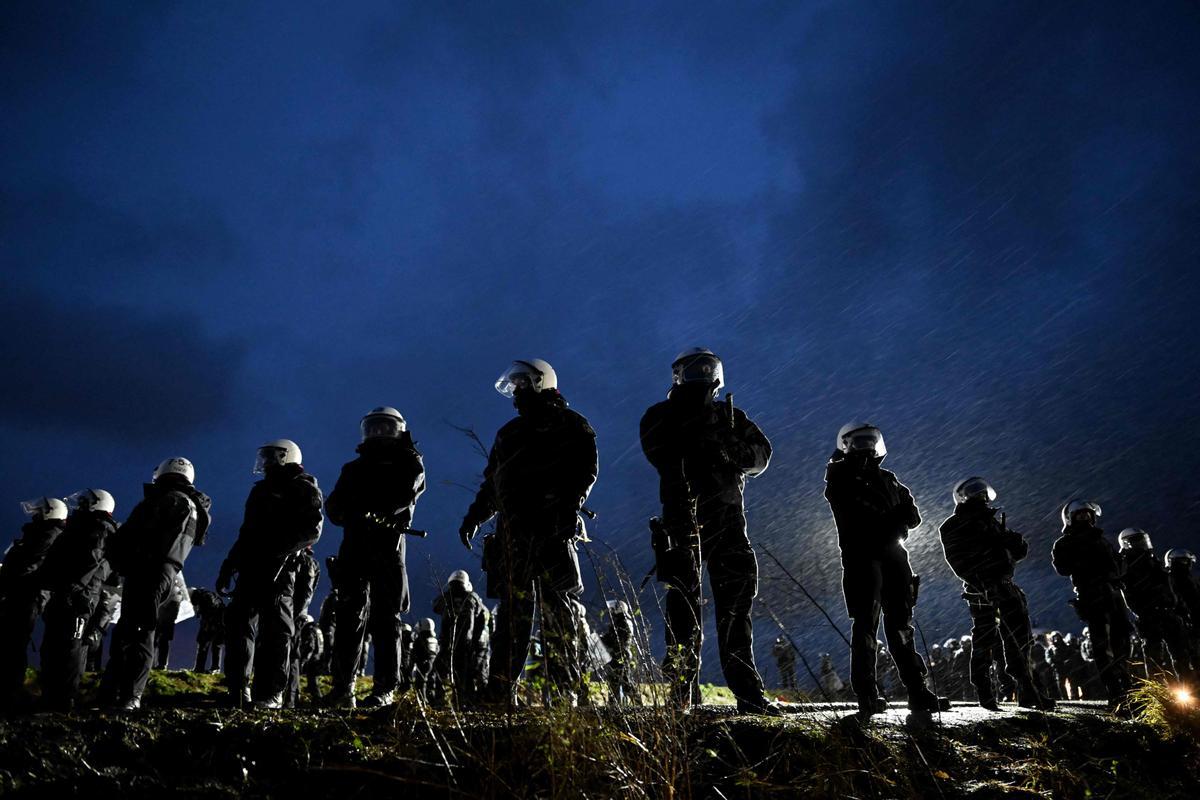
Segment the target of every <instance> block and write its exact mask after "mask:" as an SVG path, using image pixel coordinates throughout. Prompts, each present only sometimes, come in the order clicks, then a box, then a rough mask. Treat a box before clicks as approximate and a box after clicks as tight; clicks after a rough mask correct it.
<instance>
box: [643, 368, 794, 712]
mask: <svg viewBox="0 0 1200 800" xmlns="http://www.w3.org/2000/svg"><path fill="white" fill-rule="evenodd" d="M671 377H672V386H671V390H670V391H669V392H668V394H667V399H666V400H664V401H662V402H660V403H656V404H655V405H653V406H651V407H650V408H649V409H648V410H647V411H646V413H645V415H643V417H642V421H641V431H640V433H641V443H642V451H643V452H644V453H645V455H646V459H647V460H648V461H649V462H650V464H651V465H653V467H654V468H655V470H656V471H657V472H658V476H659V498H660V500H661V501H662V518H661V521H659V520H655V521H654V522H652V526H653V530H654V534H653V537H652V540H651V543H652V545H654V548H655V556H656V562H657V563H656V572H657V578H658V580H659V581H660V582H662V583H664V584H665V585H666V587H667V592H666V604H665V606H666V607H665V609H664V611H665V616H666V620H665V622H666V640H667V655H666V658H665V660H664V662H663V672H664V674H665V677H666V679H667V682H668V684H669V686H670V691H671V694H672V699H673V701H674V702H675V703H676V704H678V705H679V706H681V707H683V708H687V707H688V706H690V705H691V704H692V703H693V702H694V700H695V693H694V692H693V686H694V685H695V682H696V679H697V676H698V674H699V670H700V649H701V643H702V636H703V634H702V631H703V626H702V625H701V616H700V614H701V604H702V598H701V575H700V570H701V568H702V566H703V565H704V564H707V565H708V576H709V582H710V586H711V589H712V594H713V602H714V605H715V606H716V616H717V650H718V653H719V654H720V658H721V669H722V671H723V672H724V674H725V681H726V683H727V684H728V685H729V689H730V691H732V692H733V694H734V696H735V697H736V698H737V701H738V710H739V712H741V713H756V714H768V715H772V716H777V715H779V714H781V713H782V711H781V710H780V709H779V708H778V706H776V705H775V704H772V703H771V702H769V701H768V700H767V698H766V695H765V694H764V692H763V682H762V677H761V676H760V675H759V672H758V667H757V665H756V664H755V662H754V630H753V626H752V624H751V620H750V612H751V610H752V606H753V603H754V598H755V596H756V595H757V594H758V562H757V560H756V559H755V557H754V549H753V548H752V547H751V546H750V539H749V538H748V536H747V534H746V515H745V510H744V498H743V493H744V491H745V487H746V479H747V478H751V477H755V476H758V475H761V474H762V473H763V471H764V470H766V468H767V465H768V463H769V462H770V460H771V443H770V442H769V441H768V440H767V437H766V436H764V435H763V432H762V431H761V430H759V428H758V426H757V425H755V424H754V422H752V421H751V420H750V418H749V417H748V416H746V413H745V412H744V411H742V410H741V409H735V408H734V407H733V403H732V396H727V398H726V402H725V403H724V404H723V405H720V404H717V403H716V402H714V400H715V398H716V396H717V393H718V392H719V391H720V389H721V387H722V386H724V385H725V378H724V366H723V364H722V363H721V359H719V358H718V357H717V356H716V355H715V354H714V353H713V352H712V351H711V350H707V349H704V348H699V347H697V348H692V349H689V350H686V351H684V352H683V353H681V354H680V355H679V356H678V357H677V358H676V359H675V361H674V362H673V363H672V364H671Z"/></svg>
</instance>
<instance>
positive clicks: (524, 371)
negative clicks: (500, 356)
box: [496, 358, 558, 397]
mask: <svg viewBox="0 0 1200 800" xmlns="http://www.w3.org/2000/svg"><path fill="white" fill-rule="evenodd" d="M557 388H558V375H557V374H556V373H555V372H554V367H552V366H550V365H549V364H548V363H546V362H545V361H543V360H542V359H540V358H531V359H529V360H527V361H514V362H513V363H512V366H511V367H509V368H508V369H506V370H504V374H502V375H501V376H500V377H499V378H497V379H496V391H497V392H499V393H500V394H502V395H504V396H505V397H512V396H513V395H515V394H516V393H517V389H532V390H533V391H535V392H540V391H542V390H543V389H557Z"/></svg>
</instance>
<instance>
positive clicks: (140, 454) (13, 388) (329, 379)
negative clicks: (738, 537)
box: [0, 0, 1200, 678]
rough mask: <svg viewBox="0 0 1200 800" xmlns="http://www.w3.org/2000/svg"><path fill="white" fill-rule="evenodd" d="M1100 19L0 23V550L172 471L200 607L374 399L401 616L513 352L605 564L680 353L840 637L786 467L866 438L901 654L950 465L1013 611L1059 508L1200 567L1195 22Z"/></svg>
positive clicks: (946, 631)
mask: <svg viewBox="0 0 1200 800" xmlns="http://www.w3.org/2000/svg"><path fill="white" fill-rule="evenodd" d="M251 5H253V8H250V7H249V6H251ZM1112 5H1113V6H1114V7H1113V8H1111V9H1109V8H1104V7H1103V4H1098V3H1078V4H1051V3H1045V2H1027V3H1019V2H1010V3H994V4H984V3H976V2H965V1H964V2H954V3H872V4H866V3H828V2H825V3H714V4H700V3H695V2H688V3H679V4H662V3H658V4H648V3H640V2H638V3H629V4H619V3H616V2H608V3H596V4H568V3H558V2H551V3H544V4H532V3H520V4H517V3H514V4H509V3H378V4H368V3H356V4H352V5H351V6H350V7H348V6H347V5H346V4H321V5H320V7H319V8H318V7H317V6H316V5H315V4H312V5H310V6H308V7H304V6H306V4H295V3H278V4H246V3H229V4H224V3H203V4H195V3H190V4H144V3H130V4H121V3H116V2H108V3H92V4H70V5H63V6H61V7H59V8H55V7H54V4H47V3H23V4H17V5H11V4H10V5H8V6H6V9H5V16H4V22H3V25H0V103H2V105H0V108H3V109H4V113H3V119H4V122H3V125H2V126H0V142H2V146H0V243H2V245H0V268H2V270H3V272H2V274H3V287H4V291H3V293H2V294H0V304H2V309H0V326H3V327H2V330H0V334H2V335H0V369H2V370H3V388H2V389H0V430H2V432H3V447H2V448H0V493H2V495H3V496H4V497H5V498H7V499H6V501H5V502H4V503H3V504H0V523H2V524H3V526H4V530H5V531H6V533H4V534H2V535H0V540H6V539H7V538H8V537H9V535H15V533H16V532H17V529H18V527H19V525H20V523H21V516H20V511H19V508H18V505H17V501H19V500H21V499H24V498H26V497H30V496H33V495H40V494H44V493H50V494H58V495H65V494H68V493H71V492H74V491H76V490H78V489H80V488H83V487H85V486H97V487H103V488H108V489H110V490H111V491H113V493H114V494H115V495H116V497H117V501H118V517H121V516H123V514H124V513H127V512H128V511H129V509H130V508H131V507H132V505H133V503H134V502H135V501H136V499H137V498H138V496H139V495H140V486H139V484H140V483H141V481H143V480H145V479H147V478H148V477H149V474H150V471H151V470H152V468H153V467H154V466H155V465H156V464H157V463H158V462H159V461H160V460H162V459H163V458H166V457H168V456H173V455H185V456H187V457H189V458H191V459H192V460H193V461H194V462H195V463H196V466H197V484H198V485H199V486H200V487H201V488H202V489H204V490H205V491H207V492H209V493H210V494H212V495H213V497H214V500H215V527H214V530H213V535H212V538H211V540H210V543H209V544H208V545H207V546H206V547H205V548H203V550H198V551H196V553H195V554H194V555H193V557H192V559H191V561H190V562H189V565H188V569H187V570H186V572H187V575H188V577H189V582H191V583H193V584H195V583H201V582H203V583H210V584H211V582H212V581H213V580H214V579H215V576H216V570H217V567H218V565H219V563H220V561H221V559H222V558H223V557H224V555H225V551H226V550H227V548H228V546H229V545H230V544H231V543H232V541H233V538H234V536H235V535H236V531H237V526H238V524H239V522H240V516H241V508H242V503H243V501H244V499H245V496H246V493H247V491H248V490H249V488H250V484H251V482H252V480H253V478H252V476H251V475H250V468H251V466H252V464H253V461H254V455H255V450H256V448H257V446H258V445H259V444H261V443H262V442H263V441H266V440H268V439H274V438H278V437H288V438H292V439H295V440H296V441H297V442H299V444H300V445H301V447H302V448H303V450H304V454H305V463H306V465H307V466H308V467H309V468H310V470H311V471H313V472H314V473H315V474H316V475H317V476H318V477H319V478H320V480H321V482H322V484H323V485H324V486H325V488H326V489H327V490H328V489H330V488H332V484H333V481H334V480H335V478H336V477H337V473H338V468H339V467H340V466H341V464H342V463H343V462H345V461H347V460H349V459H350V458H351V457H352V456H353V449H354V446H355V444H356V443H357V441H358V421H359V418H360V417H361V416H362V414H363V413H364V412H366V411H367V410H368V409H370V408H371V407H373V406H376V405H381V404H389V405H395V406H397V407H399V408H400V409H401V410H402V411H403V412H404V414H405V415H406V417H407V418H408V420H409V423H410V426H411V428H412V430H413V431H414V434H415V436H416V438H417V440H418V441H419V443H420V446H421V448H422V449H423V450H424V452H425V455H426V466H427V469H428V471H429V479H430V488H429V491H428V492H427V493H426V495H425V497H424V499H423V500H422V501H421V503H420V505H419V506H418V510H417V517H416V524H417V525H418V526H420V527H427V528H429V529H430V530H431V531H432V532H433V534H432V535H431V537H430V538H429V539H428V540H426V541H425V542H421V543H415V544H414V545H413V546H412V547H411V549H410V551H409V553H410V555H409V561H410V568H411V570H412V573H413V576H414V579H415V590H416V593H415V600H414V603H415V606H414V612H415V613H416V615H417V616H423V615H425V613H427V612H426V611H425V609H427V608H428V604H429V602H430V599H431V597H432V594H433V590H434V587H435V586H436V585H437V584H439V583H440V582H441V581H442V580H444V578H445V576H446V574H447V573H448V572H449V571H450V570H451V569H453V568H455V567H459V566H471V567H477V562H476V561H475V560H474V559H475V556H472V555H467V554H465V552H464V551H463V550H462V549H461V546H460V545H459V544H458V541H457V536H456V533H455V532H456V530H457V527H458V522H459V520H460V519H461V517H462V514H463V512H464V510H465V508H466V505H467V503H468V502H469V500H470V495H469V494H468V492H467V491H465V490H464V489H463V488H462V486H463V485H467V486H473V485H474V484H475V483H476V480H477V475H478V473H479V472H480V470H481V468H482V459H481V458H480V457H479V456H478V454H476V453H474V452H473V451H472V448H471V445H470V442H469V441H468V440H467V438H466V437H464V436H463V435H462V434H461V433H460V432H458V431H457V430H455V429H454V427H452V425H451V423H453V424H454V425H460V426H461V425H470V426H474V427H475V428H476V429H477V430H478V431H479V432H480V433H481V435H482V436H483V437H484V438H485V440H486V441H488V442H489V443H490V440H491V436H492V433H493V432H494V431H495V429H496V428H497V427H498V426H499V425H500V424H502V423H503V422H504V421H505V420H506V419H507V418H508V417H509V416H510V415H511V413H512V409H511V407H510V406H509V404H508V402H507V401H506V400H505V399H504V398H502V397H501V396H500V395H498V394H497V393H496V392H495V391H494V390H493V389H492V384H493V382H494V380H495V378H496V376H497V375H498V374H499V373H500V372H501V371H502V370H503V369H504V368H505V367H506V366H507V365H508V363H509V362H510V361H511V360H512V359H513V358H528V357H540V358H545V359H547V360H549V361H550V362H551V363H552V364H553V365H554V366H555V367H556V368H557V370H558V373H559V378H560V384H561V387H562V389H563V392H564V394H565V395H566V396H567V398H568V399H569V400H570V401H571V403H572V405H573V406H574V407H575V408H576V409H577V410H579V411H580V412H582V413H583V414H585V415H587V416H588V417H589V418H590V419H591V421H592V423H593V424H594V426H595V428H596V429H597V431H598V434H599V441H600V453H601V474H600V480H599V482H598V484H597V486H596V489H595V491H594V493H593V496H592V499H591V502H590V505H591V506H592V507H593V508H595V509H596V510H597V511H598V512H599V513H600V515H601V516H600V519H599V520H597V522H596V523H595V525H594V526H593V536H594V538H596V539H597V540H599V541H598V543H597V548H598V551H603V550H604V548H603V547H602V546H601V545H600V542H603V543H605V544H608V545H611V546H612V547H614V548H616V550H617V551H619V552H620V553H621V555H622V558H623V559H624V560H625V562H626V564H627V566H628V567H629V570H630V571H631V572H634V573H636V574H637V575H638V576H640V574H641V573H643V572H644V571H645V569H646V568H647V567H648V566H649V560H650V557H649V549H648V546H647V544H646V543H647V539H648V535H647V533H646V531H645V518H646V517H647V516H648V515H650V514H651V513H653V512H654V511H655V499H656V497H657V487H656V484H655V476H654V473H653V471H652V470H651V469H650V467H649V466H648V465H647V464H646V462H645V460H644V458H643V457H642V455H641V452H640V450H639V448H638V444H637V435H636V434H637V421H638V419H639V417H640V415H641V413H642V412H643V410H644V409H645V408H646V407H647V406H649V405H650V404H652V403H654V402H656V401H657V400H659V399H661V398H662V397H663V395H664V393H665V391H666V389H667V387H668V384H669V379H670V362H671V360H672V359H673V357H674V356H675V354H676V353H677V352H678V351H680V350H682V349H683V348H685V347H687V346H691V345H697V344H699V345H705V346H708V347H711V348H712V349H713V350H715V351H716V352H717V353H719V354H720V355H721V356H722V357H723V358H724V360H725V363H726V375H727V379H728V381H729V388H730V389H731V390H732V391H733V392H735V396H736V400H737V402H738V404H739V405H740V406H741V407H743V408H745V409H746V410H747V411H748V412H749V413H750V414H751V415H752V417H754V418H755V419H756V420H757V421H758V422H759V424H760V425H761V426H762V428H763V429H764V431H765V432H766V433H767V434H768V435H769V436H770V437H771V438H772V440H773V443H774V445H775V453H776V454H775V458H774V461H773V464H772V466H771V468H770V470H768V472H767V473H766V474H765V475H764V476H763V477H762V478H760V479H758V480H756V481H754V482H753V483H752V484H751V486H750V488H749V492H748V496H749V502H750V509H749V516H750V526H751V538H752V540H754V541H757V542H760V543H766V544H767V545H768V546H770V547H771V548H772V549H773V550H775V551H776V552H777V553H778V554H780V555H781V556H782V557H784V559H785V561H786V562H787V563H788V565H789V568H790V569H792V570H793V571H794V572H795V573H796V574H797V575H798V576H799V577H800V578H801V580H803V581H805V583H806V584H807V585H808V586H809V588H810V589H811V590H812V591H813V592H814V593H816V594H817V595H818V596H819V597H821V598H823V599H824V600H826V601H828V605H829V607H830V609H831V611H832V612H833V613H834V616H835V617H836V618H839V619H841V618H843V609H842V606H841V599H840V593H839V590H838V580H839V577H838V576H839V568H838V565H837V556H836V554H837V549H836V544H835V540H834V538H833V534H832V521H831V518H830V515H829V512H828V509H827V507H826V506H825V504H824V501H823V500H822V498H821V496H820V492H821V489H822V481H821V478H822V474H823V467H824V463H825V460H826V458H827V456H828V454H829V452H830V451H831V449H832V447H833V443H834V436H835V434H836V432H837V429H838V427H839V426H840V425H841V424H842V423H844V422H847V421H849V420H851V419H857V418H867V419H870V420H872V421H874V422H875V423H876V424H878V425H879V426H880V427H882V428H883V430H884V432H885V434H886V436H887V439H888V445H889V449H890V451H891V455H890V456H889V458H888V466H889V467H891V468H892V469H894V470H895V471H896V472H897V473H898V474H899V475H900V476H901V478H902V479H903V480H905V482H906V483H908V484H909V485H910V487H911V488H912V489H913V492H914V494H915V495H916V497H917V500H918V502H919V503H920V505H921V508H922V511H923V512H924V514H925V516H926V518H927V524H925V525H924V526H922V528H920V529H919V530H917V531H915V532H914V533H913V536H912V539H911V540H910V549H911V550H912V553H913V561H914V566H915V567H916V568H917V570H918V571H920V572H922V573H924V575H925V584H924V588H923V592H924V599H923V600H922V603H921V606H920V607H919V608H918V616H919V618H920V619H921V621H922V622H923V624H924V630H925V632H926V634H927V635H928V636H929V637H930V640H931V641H932V638H933V637H934V636H937V637H939V638H944V637H945V636H948V635H951V634H957V633H961V632H965V630H966V628H967V626H968V618H967V614H966V610H965V607H963V606H962V604H961V601H960V600H959V599H958V591H957V588H956V586H955V583H954V581H953V579H952V577H951V575H950V573H949V570H948V568H947V567H946V566H945V565H944V563H943V562H942V558H941V551H940V547H939V546H938V544H937V540H936V532H935V529H936V524H937V523H938V522H940V520H941V519H942V518H943V517H944V516H945V514H946V513H948V511H949V508H950V506H951V502H952V501H951V498H950V488H951V486H952V485H953V484H954V483H955V482H957V481H958V480H959V479H961V478H963V477H966V476H968V475H971V474H976V473H979V474H983V475H985V476H987V477H989V478H990V479H991V480H992V482H993V483H994V484H995V485H996V486H997V488H998V490H999V492H1000V495H1001V500H1000V502H1001V503H1002V504H1003V505H1004V506H1005V508H1006V509H1007V511H1008V514H1009V521H1010V524H1012V525H1013V526H1014V527H1016V528H1018V529H1020V530H1022V531H1024V532H1026V533H1027V534H1028V535H1029V537H1030V538H1031V540H1032V543H1033V547H1032V551H1031V555H1030V558H1029V560H1028V562H1027V563H1026V564H1025V565H1023V566H1022V567H1021V568H1020V570H1019V571H1018V580H1020V581H1021V582H1023V583H1024V584H1025V585H1026V588H1027V590H1028V592H1029V595H1030V602H1031V607H1032V609H1033V612H1034V615H1035V618H1036V620H1037V621H1038V622H1040V623H1042V624H1043V625H1047V626H1055V627H1058V626H1070V627H1072V628H1074V627H1077V623H1076V622H1075V621H1074V620H1073V619H1072V615H1071V612H1070V610H1069V609H1068V608H1067V607H1066V606H1065V601H1066V599H1067V598H1068V595H1069V586H1068V583H1067V581H1066V580H1064V579H1060V578H1057V577H1056V576H1054V575H1053V573H1052V571H1051V569H1050V566H1049V547H1050V543H1051V542H1052V540H1053V538H1054V536H1055V535H1056V534H1057V530H1058V523H1057V510H1058V506H1059V505H1060V504H1061V503H1062V502H1063V501H1064V500H1066V499H1068V498H1070V497H1072V496H1075V495H1083V496H1086V497H1089V498H1092V499H1095V500H1096V501H1098V502H1099V503H1100V504H1101V505H1102V506H1103V507H1104V511H1105V513H1104V518H1103V520H1102V524H1103V525H1104V527H1106V528H1107V529H1108V530H1109V532H1110V533H1111V534H1114V535H1115V533H1116V532H1117V531H1119V530H1120V529H1121V528H1123V527H1125V526H1129V525H1137V526H1141V527H1145V528H1147V529H1149V530H1150V531H1151V533H1152V535H1153V537H1154V540H1155V543H1156V545H1157V546H1158V548H1159V550H1160V552H1161V551H1162V550H1165V549H1166V548H1167V547H1170V546H1176V545H1184V546H1188V547H1191V548H1193V549H1200V479H1198V477H1197V468H1196V465H1197V460H1198V458H1197V453H1198V452H1200V424H1198V423H1200V420H1198V418H1197V417H1198V414H1197V408H1198V403H1200V355H1198V347H1197V342H1196V338H1197V337H1196V328H1197V316H1198V314H1200V277H1198V276H1197V270H1198V269H1200V258H1198V255H1200V147H1198V146H1197V143H1198V142H1200V136H1198V135H1197V130H1200V55H1198V54H1200V50H1198V49H1197V47H1196V43H1197V42H1198V41H1200V6H1197V5H1196V4H1195V3H1192V2H1185V1H1184V0H1179V2H1173V3H1170V2H1168V3H1155V2H1147V3H1121V4H1112ZM651 6H653V7H651ZM339 541H340V530H339V529H337V528H334V527H332V526H327V528H326V533H325V536H324V538H323V539H322V540H321V542H320V544H319V546H318V551H319V554H320V555H327V554H330V553H332V552H334V551H335V550H336V548H337V544H338V542H339ZM605 552H606V551H605ZM763 572H764V576H763V595H764V597H766V598H767V600H768V601H769V602H771V603H772V605H774V606H776V607H777V608H778V609H780V610H783V611H785V612H786V613H785V616H786V618H787V620H788V623H789V624H790V625H792V626H793V627H794V630H795V632H796V633H797V638H798V639H799V640H800V642H801V644H802V646H804V647H805V648H806V649H810V650H813V651H815V650H817V649H828V648H833V647H835V645H836V650H835V652H837V653H838V655H839V658H840V659H841V658H844V653H843V652H842V646H841V645H840V642H838V641H837V639H836V637H835V636H834V634H833V633H832V632H831V631H830V630H829V629H828V628H827V627H825V626H824V625H823V623H821V622H820V621H819V619H818V616H817V615H816V613H815V612H814V611H813V610H812V609H811V608H810V607H809V606H807V605H806V603H805V601H803V600H802V599H800V598H798V597H797V596H796V593H795V592H794V591H793V590H792V588H791V586H790V584H788V583H786V582H785V581H781V580H780V579H779V578H778V574H779V573H778V571H777V570H776V569H775V568H774V566H773V565H771V564H769V563H767V562H766V561H765V560H764V561H763ZM477 574H478V573H477V570H476V575H477ZM588 584H589V591H590V594H589V597H588V600H589V603H590V604H591V605H592V607H593V608H595V607H597V606H598V605H599V601H600V598H599V596H598V595H597V594H596V591H595V589H596V582H595V580H593V579H592V577H591V575H590V574H589V575H588ZM323 590H324V587H323V588H322V592H323ZM643 600H644V602H646V603H647V604H648V606H653V605H654V603H653V599H652V590H651V589H649V588H648V589H647V591H646V593H645V594H644V596H643ZM759 625H760V627H759V649H760V655H765V653H766V647H767V644H768V641H769V639H771V638H773V637H774V635H775V631H774V630H772V628H771V627H770V625H771V623H770V622H769V621H768V620H766V619H763V620H761V621H760V623H759ZM181 637H186V638H190V633H189V634H183V633H181ZM655 638H656V641H658V642H660V643H661V630H660V629H656V634H655ZM710 642H711V637H710ZM176 658H177V660H179V661H180V663H182V661H183V660H186V656H185V654H183V653H178V654H177V656H176ZM714 662H715V659H711V658H710V659H709V660H708V663H709V665H710V667H711V666H713V665H714ZM768 672H770V673H773V670H768ZM707 674H708V676H709V677H713V678H715V677H717V676H716V671H715V670H712V669H710V670H709V672H708V673H707Z"/></svg>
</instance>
